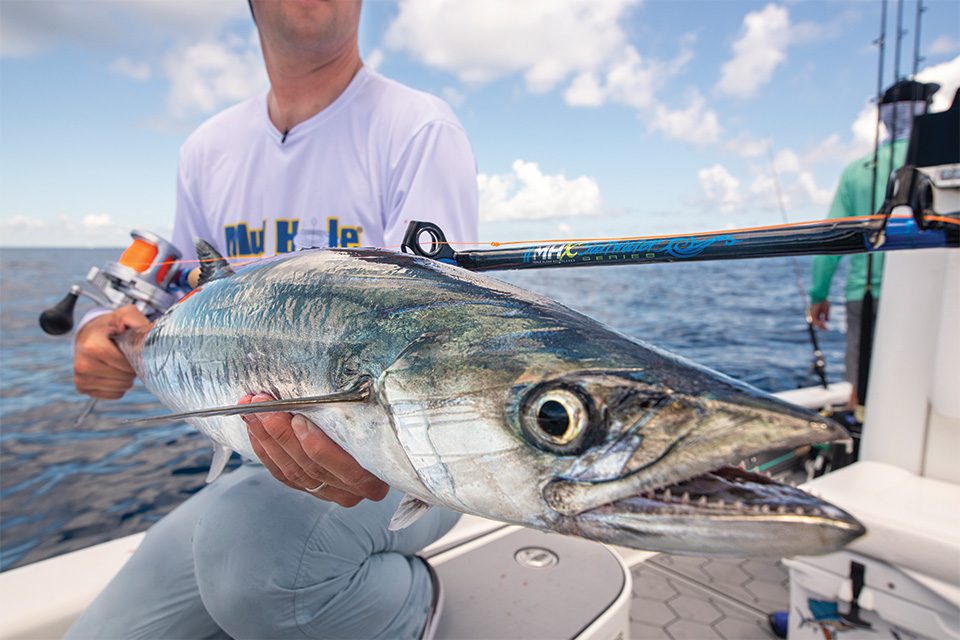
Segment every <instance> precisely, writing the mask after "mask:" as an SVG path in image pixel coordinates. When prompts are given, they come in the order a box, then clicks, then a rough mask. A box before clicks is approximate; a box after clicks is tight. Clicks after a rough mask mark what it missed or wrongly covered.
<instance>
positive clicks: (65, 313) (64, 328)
mask: <svg viewBox="0 0 960 640" xmlns="http://www.w3.org/2000/svg"><path fill="white" fill-rule="evenodd" d="M79 295H80V288H79V287H77V286H76V285H74V286H73V287H70V291H69V292H68V293H67V295H65V296H64V297H63V299H62V300H61V301H60V302H58V303H57V304H55V305H53V306H52V307H50V308H49V309H44V310H43V312H42V313H41V314H40V328H41V329H43V330H44V332H45V333H48V334H50V335H51V336H60V335H63V334H65V333H69V331H70V330H71V329H73V309H74V307H76V306H77V298H78V297H79Z"/></svg>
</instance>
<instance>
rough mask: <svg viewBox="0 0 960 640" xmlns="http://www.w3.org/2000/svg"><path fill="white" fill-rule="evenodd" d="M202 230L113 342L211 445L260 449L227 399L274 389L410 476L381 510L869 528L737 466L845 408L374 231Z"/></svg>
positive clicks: (811, 536)
mask: <svg viewBox="0 0 960 640" xmlns="http://www.w3.org/2000/svg"><path fill="white" fill-rule="evenodd" d="M198 251H199V253H200V254H201V258H202V259H204V260H205V261H206V262H205V267H204V271H205V274H204V279H205V280H208V281H206V282H205V283H204V284H202V286H201V287H199V289H198V290H196V291H195V292H194V293H193V294H191V295H189V296H188V297H186V298H184V299H183V300H182V301H180V302H179V303H178V304H176V305H175V306H173V307H172V308H171V309H170V310H169V311H167V312H166V313H165V314H164V315H163V316H162V317H161V318H160V319H159V320H157V322H156V323H155V325H154V326H153V328H152V329H151V330H150V331H149V333H147V334H142V333H141V334H133V333H130V334H125V335H124V336H121V337H120V338H119V340H118V342H119V343H120V345H121V348H123V349H124V351H125V353H126V354H127V355H128V357H129V358H130V360H131V362H132V363H133V366H134V368H135V369H136V371H137V374H138V375H139V377H140V379H141V380H142V381H143V383H144V384H145V385H146V387H147V388H148V389H149V390H150V391H151V392H153V394H154V395H155V396H156V397H157V398H158V399H159V400H160V401H161V402H162V403H163V404H165V405H166V406H167V407H169V408H171V409H173V410H174V411H176V412H178V413H179V414H183V413H186V414H188V415H187V419H188V420H189V421H190V422H191V423H192V424H194V425H195V426H196V427H197V428H198V429H199V430H200V431H202V432H203V433H205V434H206V435H207V436H209V437H210V438H211V439H213V440H214V442H215V443H216V445H215V448H217V447H219V450H220V451H219V455H217V456H215V458H216V459H217V460H218V462H220V461H223V460H225V458H226V455H225V454H226V453H227V452H229V450H234V451H238V452H239V453H240V454H242V455H243V456H245V457H247V458H251V459H255V458H256V456H255V454H254V452H253V450H252V448H251V446H250V442H249V440H248V437H247V430H246V426H245V424H244V422H243V421H242V420H241V418H240V417H239V415H238V414H239V413H241V412H251V411H252V410H251V409H250V407H249V406H246V407H240V408H237V407H235V406H233V405H235V403H236V401H237V400H238V399H239V398H240V397H241V396H243V395H245V394H247V393H251V392H257V391H268V392H270V393H271V394H272V395H273V396H274V397H275V398H278V399H279V400H280V401H279V402H277V403H272V406H273V409H274V410H278V409H279V410H289V411H294V412H298V413H302V414H304V415H305V416H307V417H308V418H309V419H310V420H312V421H313V422H314V423H316V424H317V425H318V426H319V427H320V428H321V429H322V430H323V431H324V432H325V433H326V434H327V435H328V436H330V437H331V438H332V439H333V440H335V441H336V442H337V443H338V444H340V445H341V446H342V447H343V448H344V449H345V450H346V451H348V452H349V453H350V454H352V455H353V456H354V457H355V458H356V459H357V461H358V462H359V463H360V464H361V465H363V466H364V467H365V468H366V469H368V470H370V471H371V472H373V473H374V474H376V475H377V476H379V477H380V478H382V479H383V480H384V481H386V482H387V483H388V484H390V485H391V486H393V487H396V488H398V489H401V490H403V491H405V492H406V494H407V497H406V498H405V500H404V501H403V503H402V504H401V510H403V511H404V513H401V512H400V510H398V518H396V519H395V524H396V525H403V524H406V523H407V522H409V521H410V520H411V518H412V516H411V515H410V514H416V513H417V512H418V511H419V510H422V509H425V508H427V507H426V505H435V504H438V505H445V506H447V507H450V508H452V509H455V510H457V511H462V512H465V513H472V514H476V515H480V516H484V517H487V518H493V519H496V520H502V521H505V522H511V523H516V524H522V525H527V526H530V527H535V528H537V529H542V530H548V531H558V532H562V533H567V534H573V535H578V536H583V537H586V538H591V539H594V540H600V541H602V542H608V543H613V544H618V545H625V546H628V547H635V548H641V549H650V550H659V551H669V552H681V553H696V554H738V555H746V554H752V555H767V556H783V555H792V554H817V553H825V552H829V551H832V550H835V549H837V548H839V547H840V546H842V545H844V544H845V543H847V542H849V541H850V540H852V539H853V538H855V537H857V536H859V535H861V534H862V533H863V532H864V529H863V527H862V526H861V525H860V524H859V523H858V522H857V521H856V520H855V519H854V518H852V517H851V516H850V515H848V514H847V513H844V512H843V511H841V510H840V509H838V508H836V507H834V506H832V505H830V504H827V503H825V502H823V501H821V500H819V499H817V498H814V497H812V496H810V495H807V494H805V493H803V492H802V491H800V490H797V489H794V488H791V487H788V486H785V485H782V484H780V483H777V482H775V481H773V480H771V479H770V478H767V477H765V476H760V475H757V474H754V473H750V472H747V471H744V470H742V469H739V468H736V466H735V465H736V464H737V463H738V461H740V460H741V459H743V458H746V457H749V456H752V455H755V454H758V453H761V452H764V451H767V450H769V449H772V448H787V447H798V446H801V445H808V444H813V443H820V442H827V441H831V440H836V439H840V438H845V437H846V434H845V432H844V431H843V430H842V429H841V428H840V427H839V426H837V425H836V424H834V423H832V422H831V421H829V420H828V419H825V418H822V417H821V416H819V415H818V414H816V413H813V412H810V411H807V410H803V409H800V408H797V407H795V406H793V405H789V404H786V403H784V402H782V401H779V400H777V399H775V398H773V397H771V396H769V395H767V394H765V393H762V392H760V391H758V390H756V389H754V388H752V387H749V386H747V385H745V384H742V383H740V382H737V381H735V380H733V379H731V378H728V377H726V376H724V375H721V374H719V373H716V372H713V371H711V370H709V369H706V368H704V367H701V366H698V365H696V364H694V363H692V362H689V361H687V360H684V359H682V358H679V357H677V356H674V355H671V354H669V353H666V352H664V351H661V350H660V349H657V348H655V347H652V346H650V345H647V344H644V343H642V342H640V341H638V340H634V339H632V338H629V337H627V336H624V335H622V334H620V333H618V332H616V331H614V330H612V329H610V328H608V327H606V326H604V325H602V324H600V323H598V322H596V321H594V320H592V319H590V318H588V317H586V316H584V315H581V314H579V313H576V312H574V311H572V310H570V309H568V308H566V307H564V306H562V305H560V304H559V303H557V302H555V301H553V300H550V299H547V298H544V297H541V296H539V295H535V294H533V293H530V292H528V291H524V290H522V289H519V288H517V287H514V286H511V285H509V284H506V283H503V282H501V281H498V280H496V279H493V278H489V277H485V276H482V275H478V274H475V273H471V272H469V271H465V270H463V269H460V268H457V267H453V266H448V265H445V264H442V263H439V262H435V261H431V260H427V259H423V258H418V257H413V256H409V255H404V254H399V253H393V252H387V251H378V250H316V251H307V252H299V253H294V254H290V255H287V256H284V257H280V258H276V259H271V260H266V261H262V262H259V263H257V264H254V265H252V266H249V267H246V268H243V269H241V270H239V271H238V272H237V273H234V272H233V270H232V269H231V268H230V267H229V266H228V265H227V264H226V262H225V261H224V260H223V259H222V258H220V256H219V255H216V254H215V252H213V250H212V249H210V247H209V246H208V245H206V244H205V243H198ZM217 407H225V408H223V409H216V408H217ZM210 408H214V409H213V410H210V411H204V410H206V409H210ZM261 410H262V409H261ZM218 466H219V465H218Z"/></svg>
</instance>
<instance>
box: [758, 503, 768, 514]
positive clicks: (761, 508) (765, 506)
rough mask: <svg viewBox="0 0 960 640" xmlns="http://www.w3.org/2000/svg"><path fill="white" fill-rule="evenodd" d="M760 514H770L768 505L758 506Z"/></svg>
mask: <svg viewBox="0 0 960 640" xmlns="http://www.w3.org/2000/svg"><path fill="white" fill-rule="evenodd" d="M760 513H770V505H766V504H762V505H760Z"/></svg>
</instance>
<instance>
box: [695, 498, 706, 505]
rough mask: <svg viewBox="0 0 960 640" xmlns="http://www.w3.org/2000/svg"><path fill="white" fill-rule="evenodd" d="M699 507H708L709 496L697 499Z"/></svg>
mask: <svg viewBox="0 0 960 640" xmlns="http://www.w3.org/2000/svg"><path fill="white" fill-rule="evenodd" d="M697 505H698V506H701V507H705V506H707V496H700V497H699V498H697Z"/></svg>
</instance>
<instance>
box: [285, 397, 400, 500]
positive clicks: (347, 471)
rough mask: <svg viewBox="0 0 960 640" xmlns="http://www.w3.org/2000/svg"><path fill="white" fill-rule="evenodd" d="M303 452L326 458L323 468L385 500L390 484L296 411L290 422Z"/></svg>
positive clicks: (349, 486) (355, 489)
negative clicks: (364, 466)
mask: <svg viewBox="0 0 960 640" xmlns="http://www.w3.org/2000/svg"><path fill="white" fill-rule="evenodd" d="M291 426H292V427H293V430H294V432H295V433H296V436H297V439H298V441H299V444H300V446H301V447H302V450H303V453H304V455H305V456H306V457H307V458H308V459H313V460H323V463H324V468H325V469H326V470H327V471H329V472H330V473H332V474H333V475H335V476H336V477H337V478H339V479H340V481H341V483H342V484H343V486H345V487H346V488H347V489H349V490H350V491H353V492H354V493H358V494H360V495H362V496H364V497H366V498H369V499H371V500H383V498H384V497H386V495H387V492H388V491H389V490H390V488H389V487H388V486H387V485H386V483H384V482H383V481H382V480H380V479H379V478H377V477H376V476H375V475H373V474H372V473H370V472H369V471H367V470H366V469H364V468H363V467H361V466H360V464H359V463H358V462H357V461H356V460H354V458H353V456H351V455H350V454H349V453H347V452H346V451H344V450H343V449H342V448H341V447H340V445H338V444H337V443H336V442H334V441H333V440H331V439H330V438H329V437H328V436H327V435H326V434H325V433H323V431H321V430H320V429H319V428H318V427H317V426H316V425H314V424H313V423H311V422H310V421H309V420H307V419H306V418H305V417H303V416H301V415H296V416H294V417H293V421H292V423H291Z"/></svg>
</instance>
